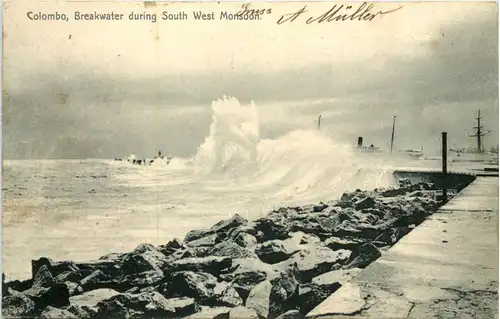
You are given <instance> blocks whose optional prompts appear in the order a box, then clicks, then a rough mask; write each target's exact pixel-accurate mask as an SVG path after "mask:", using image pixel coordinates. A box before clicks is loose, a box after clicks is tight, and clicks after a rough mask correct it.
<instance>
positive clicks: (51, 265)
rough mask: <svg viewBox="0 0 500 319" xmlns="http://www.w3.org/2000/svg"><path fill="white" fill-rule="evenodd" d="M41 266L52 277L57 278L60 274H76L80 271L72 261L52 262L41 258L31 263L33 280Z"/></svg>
mask: <svg viewBox="0 0 500 319" xmlns="http://www.w3.org/2000/svg"><path fill="white" fill-rule="evenodd" d="M42 266H45V267H47V269H48V270H49V271H50V273H51V274H52V276H57V275H59V274H60V273H63V272H66V271H69V272H78V271H79V270H80V269H79V268H78V266H77V265H76V264H75V263H74V262H72V261H57V262H56V261H53V260H52V259H50V258H47V257H41V258H40V259H37V260H32V261H31V273H32V276H33V278H35V275H36V274H37V273H38V271H39V270H40V268H42Z"/></svg>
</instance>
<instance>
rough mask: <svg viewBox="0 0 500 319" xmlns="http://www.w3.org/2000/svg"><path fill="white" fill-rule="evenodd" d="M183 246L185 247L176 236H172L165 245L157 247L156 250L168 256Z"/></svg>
mask: <svg viewBox="0 0 500 319" xmlns="http://www.w3.org/2000/svg"><path fill="white" fill-rule="evenodd" d="M185 248H186V247H185V246H184V245H183V244H182V242H181V241H180V239H178V238H174V239H173V240H171V241H169V242H168V243H166V244H165V245H161V246H158V247H157V249H158V251H159V252H161V253H162V254H164V255H165V256H170V255H172V254H173V253H175V252H176V251H178V250H179V249H185Z"/></svg>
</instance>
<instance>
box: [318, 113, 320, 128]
mask: <svg viewBox="0 0 500 319" xmlns="http://www.w3.org/2000/svg"><path fill="white" fill-rule="evenodd" d="M320 127H321V115H320V116H319V117H318V131H319V129H320Z"/></svg>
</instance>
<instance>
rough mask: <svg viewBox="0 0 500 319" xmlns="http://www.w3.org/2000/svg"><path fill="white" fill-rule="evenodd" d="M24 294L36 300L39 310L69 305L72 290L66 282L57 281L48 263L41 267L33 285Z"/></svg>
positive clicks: (36, 306)
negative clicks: (70, 290)
mask: <svg viewBox="0 0 500 319" xmlns="http://www.w3.org/2000/svg"><path fill="white" fill-rule="evenodd" d="M24 294H25V295H26V296H28V297H29V298H30V299H32V300H33V301H34V302H35V308H36V310H37V311H39V310H42V309H45V308H46V307H47V306H53V307H55V308H62V307H65V306H68V305H69V297H70V292H69V289H68V286H67V285H66V284H60V283H55V281H54V277H52V274H51V273H50V271H49V270H48V267H47V266H46V265H43V266H41V267H40V269H39V270H38V272H37V273H36V275H35V278H34V279H33V285H32V286H31V288H29V289H28V290H26V291H24Z"/></svg>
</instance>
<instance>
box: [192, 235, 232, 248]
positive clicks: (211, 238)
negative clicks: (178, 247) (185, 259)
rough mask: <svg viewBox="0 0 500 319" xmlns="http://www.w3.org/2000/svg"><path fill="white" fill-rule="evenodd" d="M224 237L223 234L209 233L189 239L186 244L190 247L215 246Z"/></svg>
mask: <svg viewBox="0 0 500 319" xmlns="http://www.w3.org/2000/svg"><path fill="white" fill-rule="evenodd" d="M223 239H224V237H223V235H222V234H218V233H215V234H209V235H206V236H203V237H201V238H198V239H194V240H192V241H187V242H186V245H187V246H188V247H213V246H215V245H217V244H218V243H220V242H221V241H222V240H223Z"/></svg>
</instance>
